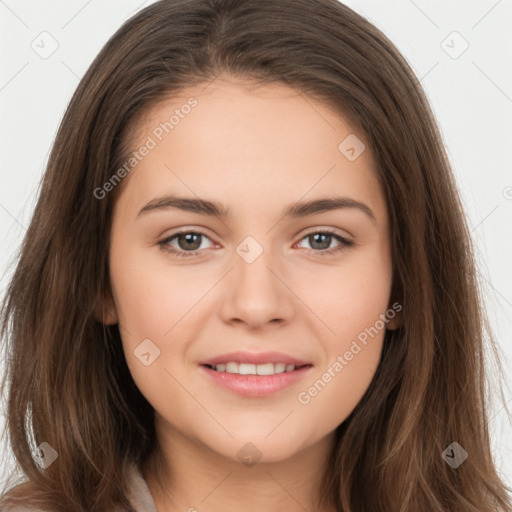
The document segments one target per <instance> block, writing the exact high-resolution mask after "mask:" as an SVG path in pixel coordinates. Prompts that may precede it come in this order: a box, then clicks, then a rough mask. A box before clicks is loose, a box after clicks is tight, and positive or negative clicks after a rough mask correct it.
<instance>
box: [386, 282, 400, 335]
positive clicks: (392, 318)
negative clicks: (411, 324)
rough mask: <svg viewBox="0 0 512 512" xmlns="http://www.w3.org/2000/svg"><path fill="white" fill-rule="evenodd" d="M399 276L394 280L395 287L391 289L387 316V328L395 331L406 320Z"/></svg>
mask: <svg viewBox="0 0 512 512" xmlns="http://www.w3.org/2000/svg"><path fill="white" fill-rule="evenodd" d="M397 281H398V277H396V278H395V280H394V281H393V288H392V290H391V297H390V299H389V304H388V310H387V313H386V316H387V317H388V318H389V321H388V322H387V325H386V329H387V330H388V331H394V330H395V329H398V328H399V327H401V326H402V324H403V321H404V306H403V304H402V302H403V301H402V300H401V298H400V297H402V296H403V294H402V293H401V286H400V285H399V284H398V282H397Z"/></svg>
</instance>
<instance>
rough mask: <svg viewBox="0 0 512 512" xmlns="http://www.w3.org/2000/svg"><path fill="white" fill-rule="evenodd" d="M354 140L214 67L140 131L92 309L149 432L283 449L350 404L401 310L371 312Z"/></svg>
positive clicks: (369, 242)
mask: <svg viewBox="0 0 512 512" xmlns="http://www.w3.org/2000/svg"><path fill="white" fill-rule="evenodd" d="M357 137H359V139H358V138H356V135H355V134H354V132H353V130H352V128H351V127H350V126H349V125H348V124H347V123H346V122H345V120H344V119H342V118H340V116H339V115H338V114H335V113H334V112H333V111H331V110H330V109H328V108H327V107H326V106H324V105H323V104H321V103H319V102H316V101H315V100H313V99H311V98H309V97H305V96H303V95H300V94H298V93H297V92H296V91H294V90H293V89H291V88H288V87H285V86H283V85H268V86H264V87H262V88H258V89H256V88H254V87H252V88H251V87H250V86H249V85H248V83H246V82H241V81H239V80H234V79H224V78H223V77H222V78H217V79H216V80H215V81H214V82H213V83H210V84H209V85H208V87H207V88H206V89H205V86H204V85H202V86H198V87H194V88H190V89H187V90H186V91H184V92H182V93H181V94H180V95H179V96H176V97H174V98H173V99H171V100H169V101H167V102H165V103H163V104H160V105H159V106H158V107H155V108H154V109H153V110H152V111H150V112H149V113H148V115H147V117H145V118H144V121H143V122H141V123H140V124H139V125H138V126H137V129H136V130H135V131H134V133H133V140H132V141H131V146H130V147H131V149H132V150H133V151H136V152H137V153H136V155H134V156H133V157H132V160H131V161H129V162H128V165H130V164H131V165H132V166H133V168H132V169H131V170H130V171H129V172H127V177H125V178H124V179H125V180H127V181H126V182H123V183H122V189H121V194H120V196H119V199H118V201H117V202H116V205H115V211H114V219H113V228H112V236H111V248H110V275H111V285H112V297H113V307H112V308H111V309H110V310H106V313H105V316H104V321H105V322H106V323H114V322H119V326H120V332H121V335H122V341H123V348H124V352H125V356H126V361H127V364H128V366H129V369H130V371H131V374H132V376H133V379H134V381H135V383H136V385H137V386H138V388H139V389H140V391H141V392H142V394H143V395H144V396H145V397H146V399H147V400H148V401H149V402H150V403H151V405H152V406H153V408H154V409H155V411H156V419H157V429H158V431H159V432H160V435H162V436H167V437H169V438H172V437H173V436H174V438H182V439H188V440H192V441H194V442H195V443H196V445H197V444H199V445H200V446H202V447H206V448H208V449H209V450H213V451H214V452H216V453H217V454H218V455H222V456H224V457H227V458H230V459H233V460H241V461H243V460H249V459H251V458H252V459H259V460H261V461H277V460H284V459H285V458H288V457H290V456H292V455H293V454H296V453H298V452H299V450H302V449H305V448H307V447H312V446H313V445H314V444H315V443H320V442H322V441H325V440H326V439H329V438H332V437H331V436H332V433H333V431H334V429H335V428H336V427H337V426H338V425H340V423H342V422H343V421H344V420H345V419H346V418H347V416H348V415H349V414H350V413H351V411H352V410H353V409H354V408H355V406H356V405H357V403H358V402H359V401H360V400H361V398H362V396H363V394H364V393H365V391H366V390H367V388H368V386H369V384H370V382H371V380H372V378H373V375H374V373H375V371H376V369H377V366H378V364H379V358H380V355H381V350H382V344H383V337H384V332H385V329H386V327H387V328H388V329H391V328H394V325H395V322H396V320H397V318H395V320H391V321H388V323H387V324H386V323H385V322H383V319H384V320H387V318H386V317H385V316H384V315H386V313H387V314H388V317H389V318H390V317H393V316H394V314H395V310H394V309H390V308H391V303H390V291H391V283H392V261H391V249H390V231H389V225H388V214H387V209H386V204H385V199H384V196H383V193H382V190H381V188H380V186H379V183H378V181H377V178H376V174H375V168H374V161H373V160H372V156H371V154H370V151H369V149H364V146H362V141H361V140H360V139H361V137H362V136H361V135H360V134H357ZM144 148H146V149H144ZM134 164H135V165H134ZM127 168H128V166H127ZM123 174H124V173H122V172H120V174H119V176H120V177H122V175H123ZM117 186H120V185H117ZM108 189H109V186H108V185H107V186H106V187H105V188H104V190H108ZM336 202H337V204H335V203H336ZM356 202H357V203H356ZM211 203H212V204H213V203H214V204H215V205H216V206H215V207H213V206H212V205H211ZM344 205H345V206H344ZM361 205H363V206H361ZM221 213H224V214H225V215H221ZM178 233H182V234H181V235H178ZM183 233H185V234H183ZM187 233H188V235H187ZM338 237H340V238H338ZM329 251H330V252H329ZM390 311H391V315H390ZM233 352H237V354H232V353H233ZM270 352H271V353H272V354H264V353H270ZM228 353H231V355H226V354H228ZM260 355H261V356H262V357H261V358H260V359H258V356H260ZM244 356H245V359H244ZM212 360H215V361H212ZM206 362H209V363H210V364H211V365H213V364H214V363H219V364H220V365H221V366H219V367H217V370H215V369H212V368H209V367H208V366H206ZM293 362H295V369H292V368H293V367H292V366H287V367H286V366H285V365H290V364H293ZM227 363H243V364H239V365H237V364H229V365H227V367H226V368H225V369H224V368H223V366H222V364H224V365H226V364H227ZM257 363H261V364H259V365H257ZM264 363H265V364H264ZM268 363H272V364H268ZM302 365H304V366H302ZM223 369H224V371H222V370H223ZM283 369H284V370H285V371H284V372H282V373H275V374H274V375H268V374H272V373H273V372H280V371H282V370H283ZM287 369H288V370H291V371H286V370H287ZM237 371H239V372H240V373H238V374H237V373H232V372H237ZM164 442H165V441H164ZM248 443H252V444H248ZM247 457H248V458H247Z"/></svg>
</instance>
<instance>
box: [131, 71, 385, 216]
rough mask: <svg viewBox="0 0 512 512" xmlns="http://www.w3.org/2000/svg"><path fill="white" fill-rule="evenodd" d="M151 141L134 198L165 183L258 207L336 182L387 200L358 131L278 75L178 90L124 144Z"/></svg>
mask: <svg viewBox="0 0 512 512" xmlns="http://www.w3.org/2000/svg"><path fill="white" fill-rule="evenodd" d="M191 105H193V106H191ZM347 140H348V141H349V142H351V141H355V143H356V144H358V143H360V146H358V147H356V149H357V150H358V151H362V152H361V153H360V155H359V156H358V157H357V158H356V159H349V158H347V154H346V153H344V151H345V150H346V146H347V144H345V142H344V141H347ZM148 144H149V145H150V146H151V150H150V151H148V152H147V155H146V156H145V157H144V158H143V159H141V160H140V161H139V162H137V164H136V166H135V167H134V168H133V170H132V171H131V174H130V177H129V180H128V181H132V182H133V183H132V186H131V187H130V186H128V187H127V188H128V189H129V194H128V195H129V197H130V198H131V199H132V200H133V201H136V202H138V203H140V202H141V201H143V200H147V199H149V198H150V197H149V196H151V195H153V196H154V195H156V194H157V193H160V194H161V193H162V192H164V189H165V192H182V193H186V195H188V196H190V195H196V196H200V197H217V198H220V199H222V200H224V199H223V198H224V196H226V195H228V196H230V197H231V198H233V199H238V200H241V201H244V202H245V204H248V203H247V201H248V202H249V203H251V204H252V205H253V207H254V208H256V209H258V208H259V209H261V207H265V208H266V206H264V204H265V203H266V204H267V205H268V201H269V200H275V201H278V200H279V199H280V198H282V201H281V202H283V201H285V202H287V203H288V202H291V201H293V200H299V199H301V198H303V197H304V196H309V195H321V194H324V195H325V194H326V193H327V194H329V193H332V192H333V191H334V190H336V192H339V193H343V194H346V195H354V196H359V198H362V197H364V199H365V201H369V202H372V203H373V204H374V205H375V207H376V209H377V210H378V209H379V208H381V209H382V208H385V205H384V204H383V197H382V192H381V190H380V186H379V183H378V180H377V176H376V172H375V164H374V160H373V156H372V155H371V152H370V151H369V148H367V147H366V149H364V150H362V149H361V148H363V147H364V146H362V145H363V144H365V141H364V137H363V135H362V134H361V133H359V132H358V133H357V134H356V133H355V130H354V128H353V127H352V126H351V125H350V124H349V123H348V121H347V120H346V119H345V118H344V117H343V116H342V115H341V114H340V113H338V112H336V111H335V110H334V109H333V108H330V107H329V105H327V104H325V103H323V102H319V101H317V100H315V99H312V98H311V97H309V96H305V95H304V94H303V93H301V92H299V91H298V90H296V89H293V88H291V87H288V86H286V85H283V84H278V83H272V84H266V85H263V86H261V85H260V86H257V85H256V84H255V83H252V82H249V81H246V80H239V79H232V78H229V79H225V78H222V77H221V78H217V79H215V80H214V81H213V82H208V83H204V84H200V85H196V86H193V87H189V88H187V89H184V90H181V91H180V92H179V93H178V94H176V95H173V96H172V97H170V98H168V99H166V100H165V101H163V102H160V103H159V104H157V105H155V106H153V107H152V108H151V109H149V110H148V111H146V112H145V113H144V116H143V117H141V118H140V120H139V122H138V123H137V124H136V125H135V126H134V130H133V131H132V134H131V137H130V144H129V147H130V149H129V150H130V151H137V150H139V149H140V148H141V147H143V146H144V145H148ZM340 145H341V146H340ZM352 145H354V144H352ZM306 199H307V197H306Z"/></svg>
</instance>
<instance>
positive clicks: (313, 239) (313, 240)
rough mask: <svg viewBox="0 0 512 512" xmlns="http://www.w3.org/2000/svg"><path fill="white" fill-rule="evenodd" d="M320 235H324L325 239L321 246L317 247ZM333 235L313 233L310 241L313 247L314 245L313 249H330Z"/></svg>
mask: <svg viewBox="0 0 512 512" xmlns="http://www.w3.org/2000/svg"><path fill="white" fill-rule="evenodd" d="M318 237H323V241H322V242H320V245H321V247H315V244H316V243H317V238H318ZM331 237H332V235H329V234H327V233H315V234H313V235H309V243H310V244H311V247H313V249H328V248H329V245H330V243H331ZM326 240H327V241H326Z"/></svg>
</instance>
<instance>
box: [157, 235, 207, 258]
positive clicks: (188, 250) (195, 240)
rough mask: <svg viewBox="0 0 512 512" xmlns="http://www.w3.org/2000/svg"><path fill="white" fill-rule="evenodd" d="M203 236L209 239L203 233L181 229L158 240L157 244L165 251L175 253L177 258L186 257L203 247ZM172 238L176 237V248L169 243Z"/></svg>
mask: <svg viewBox="0 0 512 512" xmlns="http://www.w3.org/2000/svg"><path fill="white" fill-rule="evenodd" d="M203 238H206V239H208V240H210V238H209V237H207V236H206V235H205V234H204V233H200V232H196V231H182V232H180V233H175V234H174V235H172V236H170V237H168V238H166V239H164V240H162V241H160V242H158V245H160V246H161V247H162V249H164V250H165V251H167V252H170V253H172V254H174V255H176V256H177V257H178V258H187V257H189V256H195V255H196V254H197V252H198V251H199V250H200V249H204V247H202V243H201V242H202V239H203ZM174 239H176V243H177V245H178V248H176V247H175V246H174V245H172V243H171V241H172V240H174Z"/></svg>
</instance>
